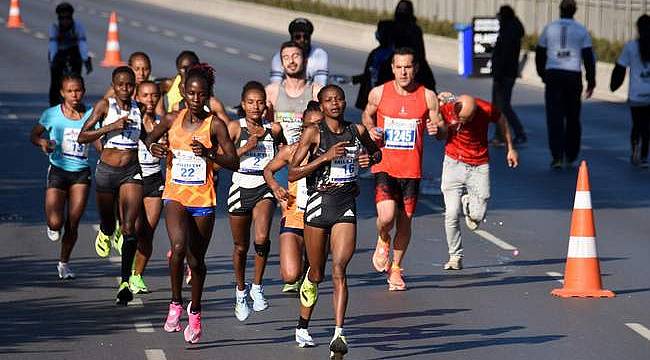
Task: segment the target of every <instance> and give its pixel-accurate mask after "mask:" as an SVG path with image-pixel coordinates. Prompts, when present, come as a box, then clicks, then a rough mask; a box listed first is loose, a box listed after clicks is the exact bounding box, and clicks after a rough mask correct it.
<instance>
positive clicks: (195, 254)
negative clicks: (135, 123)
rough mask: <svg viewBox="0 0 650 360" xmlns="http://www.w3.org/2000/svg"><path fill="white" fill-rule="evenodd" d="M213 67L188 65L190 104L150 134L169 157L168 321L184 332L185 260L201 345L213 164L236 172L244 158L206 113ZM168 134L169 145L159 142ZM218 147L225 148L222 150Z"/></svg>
mask: <svg viewBox="0 0 650 360" xmlns="http://www.w3.org/2000/svg"><path fill="white" fill-rule="evenodd" d="M213 85H214V70H213V69H212V67H210V65H208V64H197V65H194V66H191V67H189V68H188V69H187V76H186V78H185V84H184V87H183V88H182V89H183V97H184V99H185V103H186V104H187V105H188V107H187V108H186V109H183V110H182V111H181V112H180V113H178V115H177V116H176V117H174V116H173V115H168V116H166V117H165V118H164V119H163V121H162V122H161V123H160V124H159V125H157V126H156V127H155V128H154V130H153V131H152V132H151V133H150V134H149V136H147V139H146V140H145V144H146V145H147V148H149V150H150V151H151V153H152V154H153V155H154V156H156V157H159V158H166V159H167V172H166V181H165V190H164V192H163V199H164V200H165V205H166V210H165V222H166V223H167V233H168V234H169V239H170V241H171V247H172V256H171V261H170V275H171V286H172V299H171V302H170V304H169V312H168V314H167V319H166V320H165V326H164V329H165V331H167V332H175V331H180V330H181V329H182V326H181V322H180V320H181V316H182V314H183V297H182V294H181V290H182V285H183V263H184V260H185V258H187V263H188V264H189V266H190V268H191V269H192V300H191V301H190V303H189V304H188V305H187V313H188V317H189V325H188V326H187V327H185V331H184V337H185V341H187V342H189V343H192V344H194V343H197V342H199V340H200V338H201V296H202V294H203V283H204V281H205V274H206V266H205V253H206V251H207V249H208V245H209V243H210V238H211V237H212V229H213V227H214V219H215V213H214V212H215V206H216V201H217V200H216V193H215V190H214V183H213V167H214V166H215V164H216V165H219V166H223V167H226V168H228V169H232V170H236V169H237V168H238V167H239V157H238V156H237V153H236V151H235V147H234V145H233V143H232V141H231V140H230V138H229V137H228V129H227V128H226V126H225V125H224V123H223V122H222V121H219V120H218V119H216V118H215V117H214V116H212V115H211V114H210V112H209V111H206V109H205V105H206V103H207V101H208V100H209V98H210V96H211V95H212V87H213ZM164 134H167V135H168V142H169V145H164V144H159V143H156V141H158V139H160V138H161V137H162V136H163V135H164ZM217 149H220V151H219V152H217Z"/></svg>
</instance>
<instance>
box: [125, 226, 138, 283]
mask: <svg viewBox="0 0 650 360" xmlns="http://www.w3.org/2000/svg"><path fill="white" fill-rule="evenodd" d="M137 248H138V240H137V239H136V238H135V236H134V235H124V242H123V243H122V282H125V281H126V282H129V277H130V276H131V267H132V266H133V259H134V258H135V252H136V250H137Z"/></svg>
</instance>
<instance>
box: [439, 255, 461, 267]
mask: <svg viewBox="0 0 650 360" xmlns="http://www.w3.org/2000/svg"><path fill="white" fill-rule="evenodd" d="M443 269H444V270H462V269H463V258H462V257H460V256H458V255H449V261H447V263H445V266H444V267H443Z"/></svg>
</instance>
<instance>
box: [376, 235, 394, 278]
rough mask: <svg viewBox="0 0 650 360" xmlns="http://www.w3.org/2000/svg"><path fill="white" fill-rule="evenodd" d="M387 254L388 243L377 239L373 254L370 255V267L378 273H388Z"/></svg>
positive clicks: (379, 238) (388, 249) (388, 260)
mask: <svg viewBox="0 0 650 360" xmlns="http://www.w3.org/2000/svg"><path fill="white" fill-rule="evenodd" d="M389 253H390V243H389V242H387V241H383V240H382V239H381V237H377V246H376V247H375V252H374V253H373V254H372V265H373V266H374V267H375V270H377V271H378V272H384V271H388V267H389V265H390V264H389V262H390V259H389Z"/></svg>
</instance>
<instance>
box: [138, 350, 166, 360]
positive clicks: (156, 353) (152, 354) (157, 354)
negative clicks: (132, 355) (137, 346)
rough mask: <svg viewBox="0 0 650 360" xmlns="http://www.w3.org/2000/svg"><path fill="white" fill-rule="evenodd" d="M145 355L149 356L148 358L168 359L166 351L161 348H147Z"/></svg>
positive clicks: (155, 359) (156, 359) (148, 359)
mask: <svg viewBox="0 0 650 360" xmlns="http://www.w3.org/2000/svg"><path fill="white" fill-rule="evenodd" d="M144 355H145V356H146V357H147V360H167V357H166V356H165V352H164V351H162V350H161V349H146V350H145V351H144Z"/></svg>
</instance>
